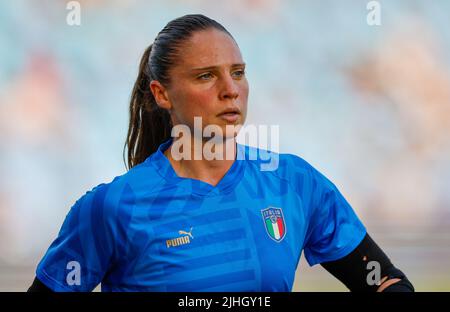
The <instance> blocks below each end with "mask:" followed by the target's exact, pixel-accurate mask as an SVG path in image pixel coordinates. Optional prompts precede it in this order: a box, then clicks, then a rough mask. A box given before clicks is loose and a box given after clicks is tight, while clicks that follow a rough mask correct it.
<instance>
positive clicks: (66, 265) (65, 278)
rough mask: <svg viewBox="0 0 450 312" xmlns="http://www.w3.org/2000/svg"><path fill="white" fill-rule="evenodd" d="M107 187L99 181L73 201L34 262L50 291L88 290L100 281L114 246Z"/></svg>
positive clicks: (40, 278) (38, 274) (37, 271)
mask: <svg viewBox="0 0 450 312" xmlns="http://www.w3.org/2000/svg"><path fill="white" fill-rule="evenodd" d="M107 189H108V187H107V185H106V184H100V185H98V186H96V187H94V188H93V189H92V190H91V191H88V192H87V193H86V194H85V195H83V196H82V197H81V198H80V199H78V200H77V201H76V202H75V204H74V205H73V206H72V207H71V209H70V211H69V213H68V214H67V216H66V218H65V220H64V223H63V225H62V227H61V229H60V231H59V233H58V236H57V238H56V239H55V240H54V241H53V243H52V244H51V245H50V247H49V249H48V250H47V252H46V254H45V256H44V257H43V258H42V260H41V261H40V263H39V264H38V266H37V269H36V276H37V278H38V279H39V280H40V281H41V282H42V283H44V284H45V285H46V286H47V287H49V288H50V289H52V290H53V291H92V290H93V289H94V288H95V287H96V286H97V285H98V284H99V283H100V282H101V281H102V278H103V276H104V275H105V273H106V271H107V269H108V266H109V263H110V262H111V258H112V255H113V249H114V248H113V241H112V239H113V235H112V233H113V226H114V225H113V221H112V220H111V218H110V217H109V216H108V207H107V206H108V205H107V204H106V203H105V196H106V192H107Z"/></svg>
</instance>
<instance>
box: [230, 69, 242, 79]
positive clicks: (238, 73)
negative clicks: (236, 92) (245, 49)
mask: <svg viewBox="0 0 450 312" xmlns="http://www.w3.org/2000/svg"><path fill="white" fill-rule="evenodd" d="M232 75H233V77H236V78H242V77H244V76H245V70H244V69H239V70H236V71H234V72H233V73H232Z"/></svg>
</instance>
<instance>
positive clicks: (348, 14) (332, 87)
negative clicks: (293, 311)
mask: <svg viewBox="0 0 450 312" xmlns="http://www.w3.org/2000/svg"><path fill="white" fill-rule="evenodd" d="M67 2H68V1H56V0H53V1H50V0H45V1H44V0H43V1H32V0H16V1H1V2H0V170H1V179H0V291H23V290H26V289H27V287H28V286H29V284H30V283H31V281H32V279H33V277H34V270H35V267H36V265H37V263H38V261H39V260H40V258H41V257H42V256H43V254H44V252H45V251H46V249H47V247H48V246H49V244H50V243H51V241H52V240H53V239H54V238H55V236H56V234H57V232H58V230H59V227H60V226H61V224H62V221H63V220H64V217H65V215H66V213H67V212H68V210H69V208H70V206H71V205H72V204H73V203H74V202H75V200H76V199H78V198H79V197H80V196H81V195H82V194H84V192H85V191H87V190H88V189H91V188H92V187H93V186H95V185H97V184H99V183H101V182H109V181H110V180H111V179H112V178H113V177H115V176H117V175H120V174H122V173H124V172H125V167H124V164H123V161H122V148H123V143H124V140H125V135H126V131H127V126H128V124H127V122H128V100H129V96H130V93H131V88H132V85H133V82H134V80H135V78H136V75H137V68H138V62H139V58H140V57H141V54H142V53H143V51H144V49H145V47H147V46H148V45H149V44H150V43H151V42H152V41H153V39H154V38H155V36H156V34H157V33H158V31H159V30H160V29H161V28H162V27H163V26H164V25H165V24H166V23H167V22H168V21H169V20H171V19H173V18H175V17H178V16H181V15H184V14H188V13H203V14H206V15H208V16H210V17H212V18H214V19H216V20H218V21H219V22H221V23H222V24H223V25H224V26H225V27H227V28H228V30H229V31H230V32H231V33H232V34H233V36H234V37H235V39H236V40H237V42H238V44H239V45H240V48H241V51H242V53H243V56H244V59H245V61H246V62H247V66H248V71H247V72H248V79H249V83H250V88H251V89H250V99H249V114H248V119H247V123H255V124H278V125H280V134H281V142H280V144H281V145H280V150H281V151H282V152H291V153H295V154H298V155H300V156H302V157H303V158H305V159H306V160H307V161H309V162H310V163H311V164H313V165H314V166H315V167H317V168H318V169H319V170H321V171H322V172H323V173H324V174H325V175H327V176H328V177H329V178H330V179H331V180H332V181H333V182H334V183H335V184H336V185H337V186H338V187H339V189H340V190H341V191H342V193H343V194H344V196H346V198H347V199H348V201H349V202H350V203H351V204H352V206H353V207H354V209H355V210H356V211H357V213H358V214H359V216H360V217H361V219H362V220H363V222H364V223H365V224H366V226H367V227H368V229H369V231H370V233H371V234H372V237H374V239H375V240H376V241H377V242H378V243H379V244H380V245H381V246H382V247H383V248H384V249H385V250H386V252H387V253H388V255H389V256H390V257H391V260H393V262H394V263H395V264H397V265H398V266H399V267H400V268H401V269H402V270H403V271H404V272H405V273H407V275H408V276H409V278H410V279H411V281H413V283H414V285H415V286H416V289H417V290H418V291H449V290H450V268H449V266H448V265H449V264H450V136H449V135H450V64H449V61H450V57H449V55H450V2H449V1H446V0H435V1H419V0H416V1H415V0H397V1H387V0H382V1H379V3H380V4H381V23H382V24H381V25H380V26H369V25H368V24H367V22H366V16H367V14H368V10H367V8H366V5H367V3H368V2H369V1H363V0H347V1H331V0H329V1H327V0H314V1H312V0H311V1H294V0H292V1H281V0H279V1H276V0H272V1H271V0H245V1H242V0H239V1H238V0H233V1H209V0H195V1H181V0H180V1H174V0H172V1H168V0H166V1H137V0H135V1H125V0H115V1H113V0H110V1H109V0H108V1H107V0H95V1H94V0H89V1H88V0H86V1H79V2H80V4H81V25H80V26H69V25H68V24H67V23H66V16H67V14H68V13H69V11H68V10H67V9H66V3H67ZM315 290H320V291H335V290H337V291H345V290H346V289H345V287H344V286H342V285H341V284H340V283H339V282H338V281H336V280H335V279H334V278H333V277H332V276H331V275H329V274H328V273H327V272H326V271H324V270H323V269H322V268H321V267H320V266H315V267H312V268H310V267H308V265H307V263H306V262H305V261H304V259H303V258H302V260H301V264H300V267H299V270H298V272H297V278H296V281H295V286H294V291H315Z"/></svg>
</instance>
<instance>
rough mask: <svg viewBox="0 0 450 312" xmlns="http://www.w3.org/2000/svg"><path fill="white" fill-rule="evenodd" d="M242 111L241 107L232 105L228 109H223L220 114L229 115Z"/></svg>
mask: <svg viewBox="0 0 450 312" xmlns="http://www.w3.org/2000/svg"><path fill="white" fill-rule="evenodd" d="M240 113H241V111H240V109H239V108H237V107H230V108H227V109H225V110H223V111H222V112H221V113H220V114H219V116H221V115H228V114H240Z"/></svg>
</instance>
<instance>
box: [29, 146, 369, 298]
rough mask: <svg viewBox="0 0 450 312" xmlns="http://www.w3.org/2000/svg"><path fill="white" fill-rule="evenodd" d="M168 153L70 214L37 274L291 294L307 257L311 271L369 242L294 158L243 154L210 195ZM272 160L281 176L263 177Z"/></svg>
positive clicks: (318, 177)
mask: <svg viewBox="0 0 450 312" xmlns="http://www.w3.org/2000/svg"><path fill="white" fill-rule="evenodd" d="M170 143H171V140H168V141H166V142H164V143H163V144H161V146H160V147H159V149H158V151H157V152H155V153H153V154H152V155H151V156H149V157H148V158H147V159H146V160H145V161H144V162H143V163H141V164H139V165H137V166H135V167H133V168H132V169H131V170H129V171H128V172H127V173H125V174H124V175H122V176H118V177H116V178H114V180H113V181H111V182H109V183H102V184H100V185H98V186H96V187H94V188H93V189H92V190H90V191H88V192H87V193H86V194H84V195H83V196H82V197H81V198H80V199H79V200H78V201H77V202H76V203H75V204H74V205H73V206H72V208H71V209H70V212H69V213H68V214H67V216H66V219H65V221H64V223H63V225H62V228H61V230H60V232H59V234H58V237H57V238H56V240H55V241H54V242H53V243H52V244H51V246H50V247H49V249H48V251H47V253H46V254H45V256H44V257H43V259H42V260H41V262H40V263H39V265H38V267H37V270H36V274H37V277H38V278H39V279H40V280H41V281H42V282H43V283H44V284H45V285H47V286H48V287H49V288H51V289H53V290H55V291H91V290H93V289H94V288H95V287H96V286H97V285H98V284H99V283H101V288H102V291H291V290H292V285H293V281H294V276H295V271H296V268H297V265H298V263H299V260H300V255H301V253H302V251H303V250H304V252H305V257H306V259H307V261H308V263H309V264H310V265H314V264H317V263H321V262H324V261H332V260H337V259H339V258H342V257H344V256H346V255H347V254H349V253H350V252H351V251H352V250H354V249H355V248H356V246H357V245H358V244H359V243H360V242H361V241H362V239H363V238H364V235H365V234H366V229H365V227H364V226H363V224H362V223H361V222H360V220H359V219H358V217H357V216H356V215H355V213H354V211H353V209H352V207H351V206H350V205H349V203H348V202H347V201H346V200H345V199H344V197H343V196H342V195H341V193H340V192H339V191H338V189H337V188H336V187H335V185H333V184H332V183H331V182H330V181H329V180H328V179H327V178H326V177H324V176H323V175H322V174H321V173H319V172H318V171H317V170H316V169H314V168H313V167H312V166H311V165H309V164H308V163H307V162H306V161H305V160H303V159H302V158H300V157H298V156H295V155H291V154H275V153H272V152H267V151H263V150H260V149H256V148H253V147H248V146H244V145H240V144H237V147H238V150H237V159H236V160H235V161H234V163H233V165H232V166H231V168H230V169H229V170H228V172H227V173H226V175H225V176H224V177H223V178H222V179H221V180H220V182H219V183H218V184H217V185H216V186H212V185H210V184H208V183H205V182H202V181H199V180H195V179H189V178H182V177H179V176H177V174H176V173H175V171H174V170H173V168H172V166H171V165H170V162H169V160H168V159H167V158H166V157H165V155H164V154H163V152H164V150H165V149H167V148H168V147H169V146H170ZM255 155H256V156H258V157H257V158H256V159H255V158H254V156H255ZM268 156H277V157H278V163H277V165H278V166H277V167H276V170H272V171H264V170H261V168H262V165H264V164H267V163H268V162H269V161H268V160H267V159H268ZM263 210H264V211H265V212H264V213H263ZM266 219H268V220H269V221H270V222H269V221H267V222H266ZM278 219H279V220H278ZM271 222H272V223H271ZM277 222H278V223H277ZM276 224H278V227H275V226H276ZM280 224H282V225H281V226H280ZM272 225H273V226H274V227H273V229H272V233H273V230H274V229H275V232H276V231H278V232H277V233H278V234H279V235H278V236H277V237H275V236H273V235H271V234H270V233H271V229H269V227H270V226H272ZM180 231H181V232H180ZM75 262H76V263H78V264H79V271H77V272H79V275H78V276H79V280H78V281H79V283H78V282H76V283H74V282H73V276H74V275H73V273H74V268H75V267H74V266H73V263H75ZM69 263H71V265H70V264H69Z"/></svg>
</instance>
